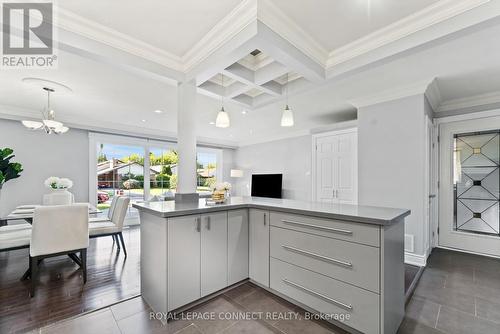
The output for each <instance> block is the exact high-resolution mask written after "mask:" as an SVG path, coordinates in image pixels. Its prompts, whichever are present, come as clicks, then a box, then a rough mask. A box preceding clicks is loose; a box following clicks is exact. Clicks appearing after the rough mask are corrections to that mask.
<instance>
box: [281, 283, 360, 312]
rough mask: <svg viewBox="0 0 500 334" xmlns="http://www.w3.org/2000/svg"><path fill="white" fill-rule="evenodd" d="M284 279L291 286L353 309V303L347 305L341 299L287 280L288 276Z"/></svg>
mask: <svg viewBox="0 0 500 334" xmlns="http://www.w3.org/2000/svg"><path fill="white" fill-rule="evenodd" d="M282 281H283V282H284V283H286V284H288V285H290V286H293V287H295V288H298V289H300V290H303V291H305V292H307V293H309V294H311V295H313V296H316V297H319V298H321V299H324V300H326V301H327V302H330V303H332V304H335V305H337V306H340V307H342V308H345V309H347V310H349V311H352V305H347V304H344V303H341V302H339V301H337V300H335V299H332V298H330V297H327V296H325V295H324V294H321V293H319V292H316V291H313V290H311V289H308V288H306V287H304V286H302V285H300V284H297V283H294V282H292V281H289V280H287V279H286V278H284V279H282Z"/></svg>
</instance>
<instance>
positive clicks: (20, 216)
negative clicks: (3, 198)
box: [0, 203, 102, 226]
mask: <svg viewBox="0 0 500 334" xmlns="http://www.w3.org/2000/svg"><path fill="white" fill-rule="evenodd" d="M87 204H88V205H89V215H91V216H94V215H97V214H99V213H102V211H101V210H99V209H98V208H96V207H95V206H94V205H92V204H90V203H87ZM40 206H42V205H36V204H33V205H20V206H18V207H16V208H15V209H14V210H13V211H12V212H11V213H9V214H8V215H7V216H4V217H0V226H5V225H8V224H9V221H16V220H24V221H26V222H28V223H29V224H32V223H33V216H34V214H35V209H36V208H37V207H40Z"/></svg>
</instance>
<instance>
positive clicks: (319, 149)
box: [315, 136, 338, 203]
mask: <svg viewBox="0 0 500 334" xmlns="http://www.w3.org/2000/svg"><path fill="white" fill-rule="evenodd" d="M337 146H338V138H337V136H330V137H320V138H317V139H316V171H315V173H316V201H318V202H326V203H333V202H334V199H335V181H336V180H335V168H336V163H337Z"/></svg>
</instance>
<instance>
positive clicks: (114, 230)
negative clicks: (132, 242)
mask: <svg viewBox="0 0 500 334" xmlns="http://www.w3.org/2000/svg"><path fill="white" fill-rule="evenodd" d="M115 199H116V203H115V205H114V207H113V212H112V217H111V220H110V221H90V222H89V234H90V237H91V238H100V237H106V236H111V237H113V240H115V241H116V242H117V246H118V248H120V242H121V246H122V248H123V253H124V255H125V257H127V249H126V248H125V242H124V241H123V234H122V232H123V222H124V221H125V217H126V216H127V211H128V206H129V204H130V198H128V197H126V196H116V197H115V198H114V199H113V201H115ZM111 205H113V203H112V204H111Z"/></svg>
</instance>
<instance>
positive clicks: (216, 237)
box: [201, 211, 227, 297]
mask: <svg viewBox="0 0 500 334" xmlns="http://www.w3.org/2000/svg"><path fill="white" fill-rule="evenodd" d="M201 223H202V224H201V226H202V228H201V296H202V297H204V296H206V295H209V294H211V293H213V292H216V291H218V290H221V289H224V288H225V287H227V212H226V211H224V212H217V213H213V214H209V215H203V216H202V217H201Z"/></svg>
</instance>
